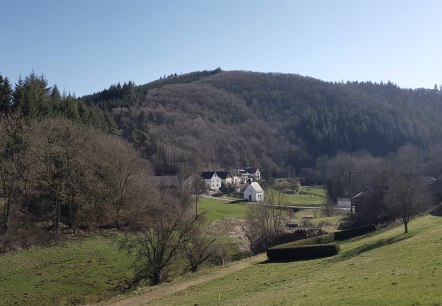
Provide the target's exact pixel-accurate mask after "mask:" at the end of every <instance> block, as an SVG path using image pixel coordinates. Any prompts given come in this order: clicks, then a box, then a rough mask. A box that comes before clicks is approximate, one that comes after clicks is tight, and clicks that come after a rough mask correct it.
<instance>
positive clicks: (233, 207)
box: [198, 198, 248, 220]
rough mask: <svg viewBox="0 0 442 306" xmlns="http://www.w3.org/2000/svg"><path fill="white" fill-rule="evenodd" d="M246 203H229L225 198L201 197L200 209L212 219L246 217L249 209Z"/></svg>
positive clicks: (199, 201)
mask: <svg viewBox="0 0 442 306" xmlns="http://www.w3.org/2000/svg"><path fill="white" fill-rule="evenodd" d="M247 205H248V204H246V203H235V204H232V203H229V202H227V201H223V200H215V199H208V198H199V200H198V209H199V210H201V211H204V212H205V213H206V215H207V217H208V218H209V219H210V220H220V219H224V218H244V217H245V215H246V211H247Z"/></svg>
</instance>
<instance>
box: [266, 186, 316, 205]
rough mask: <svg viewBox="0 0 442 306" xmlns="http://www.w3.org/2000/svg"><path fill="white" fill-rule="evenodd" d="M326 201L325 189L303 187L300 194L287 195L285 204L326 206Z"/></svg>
mask: <svg viewBox="0 0 442 306" xmlns="http://www.w3.org/2000/svg"><path fill="white" fill-rule="evenodd" d="M264 197H265V196H264ZM324 199H325V190H324V188H321V187H302V189H301V191H300V192H299V194H290V193H286V194H285V196H284V204H285V205H293V206H320V205H323V204H324Z"/></svg>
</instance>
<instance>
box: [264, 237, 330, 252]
mask: <svg viewBox="0 0 442 306" xmlns="http://www.w3.org/2000/svg"><path fill="white" fill-rule="evenodd" d="M333 241H335V238H334V233H331V234H325V235H320V236H316V237H312V238H306V239H301V240H296V241H292V242H288V243H284V244H280V245H276V246H274V247H273V249H275V248H291V247H295V246H302V245H314V244H326V243H331V242H333Z"/></svg>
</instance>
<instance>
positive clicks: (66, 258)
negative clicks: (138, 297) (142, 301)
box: [0, 236, 133, 305]
mask: <svg viewBox="0 0 442 306" xmlns="http://www.w3.org/2000/svg"><path fill="white" fill-rule="evenodd" d="M132 261H133V258H131V257H130V256H129V255H127V254H126V253H124V252H119V251H118V247H117V246H116V245H115V244H113V240H112V239H110V238H109V237H103V236H94V237H90V238H83V239H75V240H71V241H69V242H66V243H61V244H59V245H56V246H51V247H34V248H32V249H30V250H26V251H17V252H12V253H8V254H6V255H2V256H0V276H1V277H0V305H14V304H18V305H72V304H84V303H86V302H91V301H97V300H100V299H103V298H108V297H110V296H113V295H115V294H118V293H119V290H118V289H117V287H118V285H119V283H120V282H121V281H123V280H125V279H127V278H129V277H131V273H132V269H131V268H130V266H131V262H132Z"/></svg>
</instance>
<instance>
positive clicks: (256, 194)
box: [244, 182, 264, 202]
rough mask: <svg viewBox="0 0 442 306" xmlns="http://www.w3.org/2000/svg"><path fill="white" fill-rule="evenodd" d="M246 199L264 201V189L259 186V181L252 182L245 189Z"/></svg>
mask: <svg viewBox="0 0 442 306" xmlns="http://www.w3.org/2000/svg"><path fill="white" fill-rule="evenodd" d="M244 199H245V200H248V201H254V202H262V201H264V190H263V189H262V188H261V186H259V184H258V183H257V182H252V183H250V184H249V186H247V188H246V190H244Z"/></svg>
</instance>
